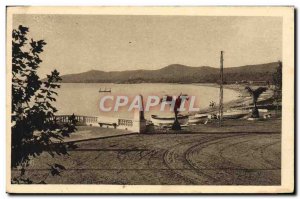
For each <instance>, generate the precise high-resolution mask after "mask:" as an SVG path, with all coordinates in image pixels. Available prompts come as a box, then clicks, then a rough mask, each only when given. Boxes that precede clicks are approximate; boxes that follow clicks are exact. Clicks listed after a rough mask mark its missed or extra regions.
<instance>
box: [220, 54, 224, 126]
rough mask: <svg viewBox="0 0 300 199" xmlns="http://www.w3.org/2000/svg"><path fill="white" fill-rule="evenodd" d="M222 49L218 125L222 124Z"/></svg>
mask: <svg viewBox="0 0 300 199" xmlns="http://www.w3.org/2000/svg"><path fill="white" fill-rule="evenodd" d="M223 61H224V59H223V51H221V57H220V102H219V127H220V126H222V118H223Z"/></svg>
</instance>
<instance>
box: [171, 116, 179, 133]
mask: <svg viewBox="0 0 300 199" xmlns="http://www.w3.org/2000/svg"><path fill="white" fill-rule="evenodd" d="M177 114H178V113H175V120H174V123H173V125H172V130H176V131H178V130H181V126H180V123H179V121H178V117H177Z"/></svg>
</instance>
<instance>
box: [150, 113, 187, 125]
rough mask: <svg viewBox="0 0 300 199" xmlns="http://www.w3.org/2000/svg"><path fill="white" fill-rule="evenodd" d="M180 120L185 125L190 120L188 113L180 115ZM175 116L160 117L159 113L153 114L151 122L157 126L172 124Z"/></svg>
mask: <svg viewBox="0 0 300 199" xmlns="http://www.w3.org/2000/svg"><path fill="white" fill-rule="evenodd" d="M177 118H178V121H179V123H180V124H181V125H184V124H186V123H187V122H188V119H189V116H188V115H178V116H177ZM174 120H175V117H174V116H170V117H160V116H158V115H151V122H152V123H153V124H154V125H155V126H172V125H173V123H174Z"/></svg>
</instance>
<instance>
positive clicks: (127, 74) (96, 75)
mask: <svg viewBox="0 0 300 199" xmlns="http://www.w3.org/2000/svg"><path fill="white" fill-rule="evenodd" d="M277 65H278V63H277V62H270V63H265V64H255V65H244V66H239V67H230V68H224V81H225V82H226V81H228V82H234V81H243V80H247V81H272V76H273V73H274V72H275V71H276V68H277ZM61 77H62V83H215V82H217V81H218V80H219V68H213V67H210V66H198V67H192V66H186V65H182V64H170V65H168V66H165V67H163V68H161V69H156V70H145V69H139V70H126V71H109V72H106V71H101V70H89V71H86V72H82V73H77V74H67V75H62V76H61Z"/></svg>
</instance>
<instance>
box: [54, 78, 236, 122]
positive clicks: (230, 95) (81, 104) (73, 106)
mask: <svg viewBox="0 0 300 199" xmlns="http://www.w3.org/2000/svg"><path fill="white" fill-rule="evenodd" d="M105 88H106V89H111V93H100V92H99V89H102V90H103V89H105ZM180 93H182V94H187V95H189V96H192V95H193V96H196V103H195V105H194V107H199V108H200V110H201V109H203V108H207V107H208V106H209V103H210V102H211V101H214V102H216V103H218V101H219V88H215V87H210V86H205V85H193V84H164V83H143V84H106V83H63V84H61V88H60V89H59V90H58V97H57V101H56V103H55V106H56V107H57V109H58V110H59V111H58V113H57V114H72V113H74V114H76V115H86V116H109V117H122V118H131V117H132V115H133V114H132V113H128V112H127V111H126V110H125V109H124V110H121V111H118V112H101V111H100V109H99V102H100V99H101V97H103V96H105V95H113V96H117V95H126V96H135V95H138V94H141V95H143V97H144V100H146V99H145V98H146V96H149V95H157V96H163V95H179V94H180ZM237 97H238V93H237V92H236V91H233V90H228V89H225V90H224V102H228V101H231V100H234V99H236V98H237ZM151 114H161V115H168V114H170V112H169V113H160V112H158V111H156V110H152V111H150V112H146V113H145V117H146V118H150V115H151Z"/></svg>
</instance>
